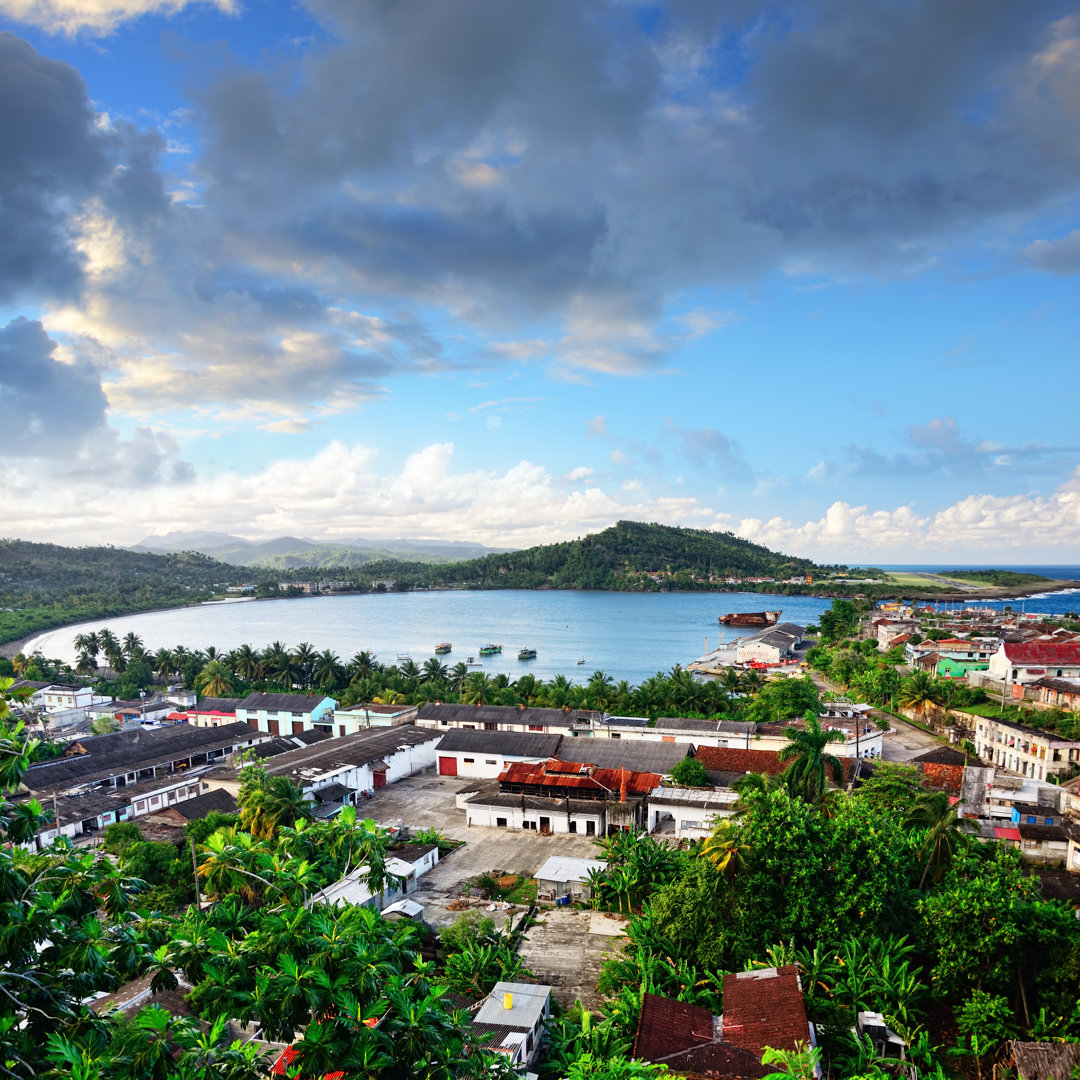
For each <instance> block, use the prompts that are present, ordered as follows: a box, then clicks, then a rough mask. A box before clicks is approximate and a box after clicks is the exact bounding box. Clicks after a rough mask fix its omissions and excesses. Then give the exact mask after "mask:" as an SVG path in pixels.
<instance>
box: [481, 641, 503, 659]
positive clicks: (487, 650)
mask: <svg viewBox="0 0 1080 1080" xmlns="http://www.w3.org/2000/svg"><path fill="white" fill-rule="evenodd" d="M501 652H502V646H501V645H492V644H491V642H488V643H487V645H481V646H480V655H481V656H498V654H499V653H501Z"/></svg>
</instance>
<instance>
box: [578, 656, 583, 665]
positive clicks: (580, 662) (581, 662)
mask: <svg viewBox="0 0 1080 1080" xmlns="http://www.w3.org/2000/svg"><path fill="white" fill-rule="evenodd" d="M584 663H585V657H584V656H583V657H582V658H581V659H580V660H579V661H578V667H581V665H582V664H584Z"/></svg>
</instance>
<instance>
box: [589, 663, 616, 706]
mask: <svg viewBox="0 0 1080 1080" xmlns="http://www.w3.org/2000/svg"><path fill="white" fill-rule="evenodd" d="M614 689H615V680H614V679H612V677H611V676H610V675H608V674H607V672H606V671H594V672H593V673H592V675H591V676H590V678H589V683H588V686H587V687H586V688H585V698H586V700H587V701H588V702H589V704H590V705H592V707H593V708H594V709H606V708H607V706H608V703H609V702H610V700H611V695H612V691H613V690H614Z"/></svg>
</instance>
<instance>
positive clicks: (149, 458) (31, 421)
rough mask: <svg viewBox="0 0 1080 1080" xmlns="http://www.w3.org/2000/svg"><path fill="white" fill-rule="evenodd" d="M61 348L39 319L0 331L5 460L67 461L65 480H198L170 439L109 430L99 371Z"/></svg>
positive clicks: (134, 482)
mask: <svg viewBox="0 0 1080 1080" xmlns="http://www.w3.org/2000/svg"><path fill="white" fill-rule="evenodd" d="M57 348H58V346H57V343H56V342H55V341H53V340H52V338H50V337H49V335H48V334H47V333H46V332H45V328H44V327H43V326H42V325H41V323H40V322H38V321H37V320H36V319H26V318H22V317H19V318H17V319H13V320H12V321H11V322H9V323H8V324H7V325H6V326H4V327H0V415H3V417H4V439H3V444H2V446H0V457H2V458H4V459H9V460H10V459H45V460H52V461H54V462H56V461H62V462H64V463H65V464H64V467H63V470H62V471H63V474H64V475H66V476H72V477H86V478H93V477H100V476H101V475H102V474H103V473H106V472H107V473H108V474H109V475H110V476H111V477H112V478H113V479H114V480H117V481H118V482H119V483H120V484H122V485H127V486H131V487H137V486H143V485H149V484H153V483H157V482H160V481H162V480H172V481H181V480H187V479H190V478H191V477H192V476H193V472H192V469H191V466H190V465H188V464H187V463H186V462H184V461H181V460H180V457H179V454H180V448H179V445H178V443H177V442H176V440H175V439H174V438H173V437H172V436H171V435H168V434H165V433H161V432H156V431H153V430H151V429H150V428H146V427H143V428H137V429H136V431H135V433H134V435H133V436H132V438H131V439H122V438H121V437H120V435H119V434H118V433H117V432H116V431H115V430H114V429H113V428H111V427H109V426H108V424H107V423H106V409H107V402H106V400H105V394H104V392H103V391H102V389H101V381H100V378H99V376H98V373H97V372H96V371H95V370H94V368H93V367H91V366H90V365H89V364H82V363H73V364H66V363H63V362H62V361H60V360H58V359H57V358H56V351H57Z"/></svg>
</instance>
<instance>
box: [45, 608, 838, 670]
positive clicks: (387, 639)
mask: <svg viewBox="0 0 1080 1080" xmlns="http://www.w3.org/2000/svg"><path fill="white" fill-rule="evenodd" d="M830 603H831V601H829V600H823V599H817V598H812V597H806V596H770V595H765V594H760V593H655V594H644V595H643V594H634V593H606V592H573V591H566V592H560V591H551V592H548V591H544V592H532V591H526V590H505V591H496V592H457V591H454V592H414V593H389V594H386V595H363V596H325V597H310V598H308V597H305V598H302V599H295V600H257V601H238V602H232V603H229V602H226V603H221V604H203V605H200V606H199V607H191V608H180V609H177V610H173V611H157V612H150V613H148V614H144V615H128V616H124V617H121V618H115V619H105V620H99V621H95V622H88V623H84V624H81V625H80V626H77V627H66V628H64V629H62V630H52V631H49V632H48V633H45V634H41V635H39V636H38V637H36V638H35V639H34V640H33V641H32V642H30V643H29V645H28V646H27V648H26V650H25V651H26V652H28V653H29V652H32V651H33V650H34V649H38V648H40V649H41V651H42V652H43V653H44V654H45V655H46V656H49V657H56V658H59V659H62V660H65V661H67V662H69V663H72V662H74V661H75V659H76V655H75V647H74V644H73V639H74V637H75V634H77V633H85V632H88V631H90V630H97V629H100V628H101V627H103V626H108V627H109V629H110V630H112V631H113V633H114V634H116V635H117V636H118V637H120V638H123V636H124V635H125V634H127V633H129V632H134V633H136V634H138V635H139V637H141V638H142V641H143V645H144V646H145V647H146V648H147V649H149V650H151V651H153V650H156V649H159V648H162V647H166V648H172V647H174V646H176V645H184V646H185V647H187V648H189V649H202V648H205V647H206V646H208V645H214V646H216V647H217V648H218V649H220V650H222V651H228V650H229V649H232V648H235V647H236V646H238V645H242V644H244V643H247V644H250V645H252V646H254V647H256V648H263V647H264V646H266V645H268V644H269V643H270V642H271V641H275V640H281V641H283V642H285V644H286V645H288V646H289V647H295V646H296V645H298V644H299V643H300V642H302V641H307V642H310V643H311V644H312V645H314V646H315V648H316V649H318V650H320V651H321V650H323V649H332V650H334V652H336V653H337V654H338V655H339V656H340V657H341V658H342V659H343V660H346V659H348V658H349V657H351V656H352V655H353V654H354V653H356V652H358V651H359V650H361V649H367V650H368V651H370V652H374V653H375V654H376V656H377V657H378V659H379V660H380V661H382V662H383V663H395V662H396V661H397V658H398V656H406V655H408V656H411V657H412V659H413V660H415V661H416V663H417V664H423V662H424V661H425V660H427V659H428V658H429V657H431V656H433V655H434V651H435V646H436V645H437V644H438V643H439V642H441V641H449V642H450V643H451V644H452V645H453V652H452V653H451V654H450V655H449V656H444V657H442V658H441V659H442V660H443V662H444V663H447V664H449V665H453V664H455V663H457V662H458V661H459V660H467V659H468V658H469V657H470V656H472V657H473V659H474V660H475V661H476V662H477V664H478V667H477V668H476V669H475V670H483V671H486V672H488V673H489V674H496V673H498V672H506V673H507V674H508V675H510V676H511V678H517V677H518V676H519V675H522V674H524V673H525V672H532V673H533V674H535V675H536V676H537V677H538V678H542V679H545V680H549V679H551V678H553V677H554V676H555V675H558V674H562V675H565V676H567V677H568V678H571V679H573V680H574V681H577V682H585V681H587V680H588V678H589V676H590V675H591V674H592V673H593V672H594V671H598V670H600V671H605V672H606V673H607V674H609V675H610V676H611V677H612V678H613V679H615V680H616V681H617V680H619V679H627V680H628V681H629V682H631V683H640V682H641V681H642V680H643V679H647V678H649V677H650V676H652V675H655V674H656V672H658V671H663V672H667V671H670V669H671V668H672V667H674V666H675V665H676V664H686V663H688V662H689V661H690V660H693V659H695V658H696V657H699V656H701V655H703V654H704V653H705V651H706V644H707V645H708V646H709V647H711V648H715V647H716V645H717V643H718V641H719V637H720V631H721V629H723V631H724V640H725V641H731V640H732V639H733V638H734V637H736V636H745V635H746V634H748V633H751V632H752V631H751V630H745V629H744V630H742V631H738V632H736V631H733V630H732V629H731V628H729V627H723V628H721V627H720V625H719V624H718V623H717V621H716V619H717V616H718V615H721V614H724V613H725V612H729V611H762V610H765V609H771V610H776V609H782V610H783V615H782V616H781V620H782V621H785V622H795V623H800V624H802V625H806V624H807V623H812V622H817V620H818V618H819V616H820V615H821V613H822V612H823V611H825V610H826V609H827V608H828V607H829V605H830ZM488 641H492V642H495V643H496V644H501V645H502V646H503V652H502V654H501V656H494V657H485V658H484V659H483V661H481V658H480V655H479V652H480V646H481V645H483V644H485V643H486V642H488ZM526 646H527V647H529V648H533V649H536V651H537V658H536V659H535V660H531V661H522V660H518V659H517V653H518V650H519V649H521V648H524V647H526ZM578 660H584V661H585V663H584V664H578Z"/></svg>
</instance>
